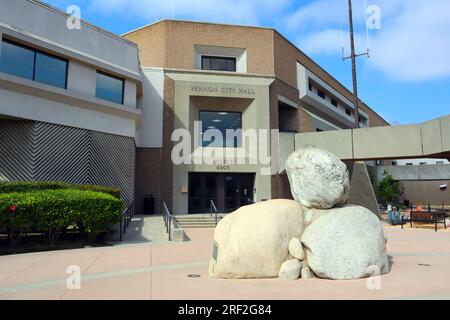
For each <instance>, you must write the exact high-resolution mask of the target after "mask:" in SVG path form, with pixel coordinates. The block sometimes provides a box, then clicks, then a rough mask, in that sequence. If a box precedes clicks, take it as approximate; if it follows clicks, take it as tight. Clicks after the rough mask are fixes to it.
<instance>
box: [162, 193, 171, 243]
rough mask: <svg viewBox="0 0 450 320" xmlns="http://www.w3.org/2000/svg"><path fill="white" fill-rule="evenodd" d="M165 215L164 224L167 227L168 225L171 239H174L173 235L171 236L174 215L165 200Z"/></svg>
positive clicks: (167, 228)
mask: <svg viewBox="0 0 450 320" xmlns="http://www.w3.org/2000/svg"><path fill="white" fill-rule="evenodd" d="M163 209H164V210H163V211H164V212H163V217H164V225H165V227H166V232H167V233H168V234H169V241H172V237H171V235H170V231H171V230H170V229H171V226H172V218H173V216H172V214H171V213H170V210H169V208H167V205H166V203H165V202H164V201H163Z"/></svg>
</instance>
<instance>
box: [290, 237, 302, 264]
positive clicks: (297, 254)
mask: <svg viewBox="0 0 450 320" xmlns="http://www.w3.org/2000/svg"><path fill="white" fill-rule="evenodd" d="M289 253H290V254H291V256H293V257H294V258H296V259H298V260H300V261H303V260H305V257H306V254H305V250H303V245H302V242H301V241H300V240H299V239H298V238H292V239H291V241H289Z"/></svg>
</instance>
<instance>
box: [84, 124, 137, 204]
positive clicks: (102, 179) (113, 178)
mask: <svg viewBox="0 0 450 320" xmlns="http://www.w3.org/2000/svg"><path fill="white" fill-rule="evenodd" d="M134 153H135V147H134V142H133V139H130V138H127V137H120V136H115V135H111V134H106V133H101V132H92V135H91V153H90V154H91V158H90V162H89V172H90V174H89V178H90V183H93V184H101V185H105V186H111V187H118V188H120V189H121V191H122V198H123V199H124V200H125V201H126V202H127V203H131V201H132V199H133V195H134V161H135V160H134V158H135V154H134Z"/></svg>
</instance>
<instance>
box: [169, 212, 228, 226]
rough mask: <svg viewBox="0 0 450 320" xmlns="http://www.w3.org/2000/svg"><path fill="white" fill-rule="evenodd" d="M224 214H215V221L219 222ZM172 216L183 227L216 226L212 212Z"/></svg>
mask: <svg viewBox="0 0 450 320" xmlns="http://www.w3.org/2000/svg"><path fill="white" fill-rule="evenodd" d="M224 216H225V214H217V223H219V221H220V220H222V219H223V217H224ZM174 218H175V220H176V221H177V222H178V224H179V225H180V226H181V227H182V228H183V229H188V228H215V227H216V218H215V215H214V214H213V215H211V214H209V213H208V214H189V215H176V216H174Z"/></svg>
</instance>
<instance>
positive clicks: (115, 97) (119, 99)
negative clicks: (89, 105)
mask: <svg viewBox="0 0 450 320" xmlns="http://www.w3.org/2000/svg"><path fill="white" fill-rule="evenodd" d="M123 83H124V81H123V79H120V78H116V77H113V76H110V75H107V74H104V73H102V72H99V71H97V84H96V90H95V96H96V97H97V98H100V99H104V100H108V101H111V102H115V103H119V104H123V90H124V86H123Z"/></svg>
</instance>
